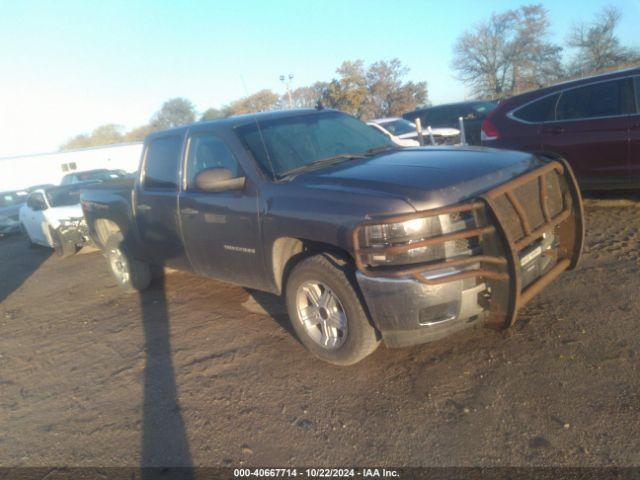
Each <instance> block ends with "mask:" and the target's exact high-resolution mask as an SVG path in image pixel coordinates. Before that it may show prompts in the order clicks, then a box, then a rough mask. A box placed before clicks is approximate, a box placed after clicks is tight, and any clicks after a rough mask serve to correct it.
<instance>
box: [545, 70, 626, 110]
mask: <svg viewBox="0 0 640 480" xmlns="http://www.w3.org/2000/svg"><path fill="white" fill-rule="evenodd" d="M627 85H628V82H627V81H625V80H613V81H610V82H601V83H596V84H593V85H586V86H584V87H578V88H573V89H571V90H565V91H563V92H562V95H560V100H559V101H558V107H557V109H556V120H576V119H582V118H597V117H609V116H615V115H624V114H627V113H630V112H629V110H628V109H629V106H628V102H626V101H625V97H626V96H627V88H628V87H627Z"/></svg>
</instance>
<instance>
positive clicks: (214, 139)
mask: <svg viewBox="0 0 640 480" xmlns="http://www.w3.org/2000/svg"><path fill="white" fill-rule="evenodd" d="M208 168H226V169H227V170H229V171H231V173H232V174H233V176H234V177H237V176H238V162H237V160H236V158H235V157H234V156H233V154H232V153H231V150H229V147H227V145H226V144H225V143H224V142H223V141H222V140H221V139H220V138H219V137H218V136H216V135H214V134H211V133H205V134H200V135H194V136H193V137H191V143H190V145H189V159H188V161H187V186H188V187H191V186H192V185H193V184H194V180H195V178H196V176H197V175H198V173H200V172H201V171H203V170H206V169H208Z"/></svg>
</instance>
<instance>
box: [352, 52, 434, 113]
mask: <svg viewBox="0 0 640 480" xmlns="http://www.w3.org/2000/svg"><path fill="white" fill-rule="evenodd" d="M408 73H409V68H408V67H406V66H404V65H402V62H400V60H398V59H397V58H394V59H392V60H390V61H384V60H381V61H378V62H375V63H373V64H371V65H370V66H369V68H368V70H367V74H366V80H367V89H368V97H367V100H366V108H365V109H364V112H363V113H364V117H366V118H378V117H391V116H392V117H397V116H400V115H402V114H403V113H404V112H407V111H409V110H413V109H415V108H416V107H418V106H419V105H423V104H424V103H425V102H426V101H427V84H426V82H418V83H414V82H405V81H404V77H406V76H407V74H408Z"/></svg>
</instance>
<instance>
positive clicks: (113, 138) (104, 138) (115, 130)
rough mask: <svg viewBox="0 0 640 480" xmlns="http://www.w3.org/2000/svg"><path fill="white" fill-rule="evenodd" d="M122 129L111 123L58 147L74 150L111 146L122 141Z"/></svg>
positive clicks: (77, 136)
mask: <svg viewBox="0 0 640 480" xmlns="http://www.w3.org/2000/svg"><path fill="white" fill-rule="evenodd" d="M122 131H123V128H122V126H120V125H115V124H112V123H109V124H106V125H100V126H99V127H96V128H95V129H94V130H93V131H92V132H91V133H90V134H86V133H81V134H80V135H76V136H75V137H73V138H72V139H70V140H68V141H67V142H66V143H65V144H64V145H62V146H61V147H60V149H61V150H72V149H75V148H87V147H95V146H99V145H112V144H114V143H120V142H122V141H123V140H124V136H123V133H122Z"/></svg>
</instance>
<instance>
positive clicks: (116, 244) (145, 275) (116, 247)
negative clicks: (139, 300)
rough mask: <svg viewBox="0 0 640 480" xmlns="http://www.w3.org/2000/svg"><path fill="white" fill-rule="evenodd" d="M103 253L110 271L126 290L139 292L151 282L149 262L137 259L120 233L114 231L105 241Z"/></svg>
mask: <svg viewBox="0 0 640 480" xmlns="http://www.w3.org/2000/svg"><path fill="white" fill-rule="evenodd" d="M104 254H105V256H106V257H107V262H108V264H109V268H110V270H111V273H112V274H113V276H114V278H115V279H116V282H118V285H119V286H120V287H121V288H122V289H123V290H124V291H126V292H128V293H133V292H141V291H143V290H146V289H147V287H149V284H150V283H151V269H150V268H149V264H147V263H145V262H142V261H140V260H137V259H136V258H135V257H134V256H133V255H132V254H131V252H130V250H129V248H128V247H127V245H126V243H125V241H124V237H123V236H122V234H121V233H114V234H113V235H111V236H110V237H109V239H108V240H107V242H106V243H105V248H104Z"/></svg>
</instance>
